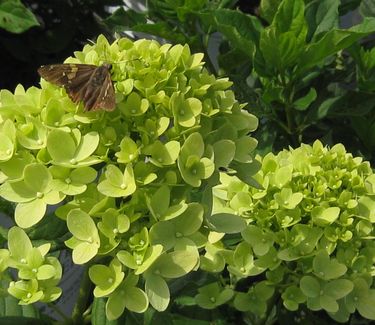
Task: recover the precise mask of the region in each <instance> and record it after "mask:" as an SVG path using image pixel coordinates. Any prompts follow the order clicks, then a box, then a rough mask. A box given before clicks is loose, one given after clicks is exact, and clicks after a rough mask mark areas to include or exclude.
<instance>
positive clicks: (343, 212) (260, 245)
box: [204, 141, 375, 321]
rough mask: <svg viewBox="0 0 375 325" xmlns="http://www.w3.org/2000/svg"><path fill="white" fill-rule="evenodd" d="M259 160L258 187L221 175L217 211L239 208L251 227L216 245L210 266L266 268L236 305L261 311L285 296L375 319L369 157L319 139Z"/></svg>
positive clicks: (374, 209)
mask: <svg viewBox="0 0 375 325" xmlns="http://www.w3.org/2000/svg"><path fill="white" fill-rule="evenodd" d="M259 160H260V161H261V163H262V168H261V170H260V171H259V172H258V173H257V174H256V175H255V176H254V178H255V179H256V180H257V182H258V183H259V184H260V186H258V188H255V187H251V186H249V185H247V184H245V183H243V182H241V181H240V180H239V179H238V178H236V177H230V176H228V175H226V174H222V175H221V185H219V186H217V187H216V188H215V189H214V197H215V200H214V202H215V204H214V213H217V214H218V213H222V212H225V213H233V214H235V216H234V217H236V216H237V217H236V218H238V216H240V217H241V218H242V219H243V220H245V222H246V225H245V226H244V227H243V228H242V229H241V237H239V238H238V241H239V244H238V245H237V246H235V247H234V249H233V248H232V249H231V252H230V253H228V250H227V249H228V247H226V246H225V245H226V240H225V237H224V238H223V239H221V240H220V241H219V240H218V239H220V238H217V239H216V241H214V242H213V243H211V244H210V245H209V246H208V247H207V253H206V257H205V258H204V259H205V261H206V263H205V265H204V267H205V268H206V269H207V270H210V268H211V269H212V270H213V271H216V272H217V271H218V266H220V269H223V268H224V264H225V263H226V264H227V269H228V271H229V272H230V273H231V275H232V277H234V278H236V279H237V280H239V279H241V278H245V277H250V276H255V275H261V274H263V275H264V280H263V281H258V282H256V283H254V284H253V285H252V286H251V287H250V288H249V291H248V292H247V293H243V292H238V293H236V294H235V297H234V306H235V308H237V309H239V310H242V311H250V312H253V313H254V314H256V315H257V316H262V315H264V313H265V312H266V310H267V308H268V302H269V299H271V297H273V296H274V295H275V294H280V295H281V297H282V300H283V304H284V306H285V307H286V308H287V309H289V310H291V311H296V310H298V308H299V305H300V304H305V305H306V306H307V308H309V309H311V310H314V311H316V310H322V309H323V310H325V311H327V312H328V313H329V314H330V315H331V316H332V317H333V318H334V319H336V320H338V321H347V320H348V319H349V316H350V314H352V313H353V312H354V311H355V310H358V311H359V313H360V314H361V315H362V316H363V317H366V318H369V319H375V311H374V308H373V307H372V306H374V305H375V289H373V279H372V277H373V275H374V270H375V263H374V261H375V244H374V241H373V239H374V238H375V237H374V235H375V231H374V223H375V195H374V194H375V175H374V174H373V172H372V169H371V168H370V165H369V163H368V162H363V161H362V159H361V158H359V157H357V158H353V156H352V155H351V154H349V153H347V152H346V151H345V148H344V146H342V145H340V144H339V145H335V146H334V147H332V148H331V149H328V148H327V147H323V145H322V144H321V143H320V142H319V141H316V142H315V143H314V145H313V146H309V145H302V146H301V147H299V148H297V149H290V150H283V151H282V152H280V153H279V154H277V155H274V154H272V153H270V154H267V155H266V156H265V157H264V158H263V159H261V158H259ZM232 242H233V238H232ZM258 279H259V278H258Z"/></svg>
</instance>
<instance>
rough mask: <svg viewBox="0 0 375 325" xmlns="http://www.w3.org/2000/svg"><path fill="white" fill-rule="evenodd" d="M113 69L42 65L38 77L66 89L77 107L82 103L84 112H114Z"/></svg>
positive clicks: (75, 65) (69, 64)
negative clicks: (77, 104) (101, 110)
mask: <svg viewBox="0 0 375 325" xmlns="http://www.w3.org/2000/svg"><path fill="white" fill-rule="evenodd" d="M111 69H112V65H111V64H108V63H104V64H102V65H101V66H96V65H92V64H75V63H64V64H51V65H42V66H41V67H40V68H39V69H38V73H39V75H40V76H41V77H42V78H43V79H45V80H47V81H49V82H50V83H53V84H55V85H57V86H62V87H64V88H65V90H66V92H67V94H68V96H69V97H70V99H71V100H72V101H73V102H74V103H78V102H80V101H82V102H83V105H84V108H85V111H96V110H100V109H103V110H106V111H113V110H114V109H115V107H116V100H115V89H114V87H113V83H112V80H111Z"/></svg>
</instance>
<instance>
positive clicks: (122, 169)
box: [0, 36, 257, 319]
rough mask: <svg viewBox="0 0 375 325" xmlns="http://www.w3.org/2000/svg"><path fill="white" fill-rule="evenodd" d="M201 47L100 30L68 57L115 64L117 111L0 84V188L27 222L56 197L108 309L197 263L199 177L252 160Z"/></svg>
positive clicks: (241, 122) (144, 298)
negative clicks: (115, 36)
mask: <svg viewBox="0 0 375 325" xmlns="http://www.w3.org/2000/svg"><path fill="white" fill-rule="evenodd" d="M202 58H203V55H202V54H191V53H190V50H189V47H188V46H187V45H185V46H182V45H175V46H171V45H170V44H164V45H160V44H159V43H157V42H156V41H150V40H139V41H136V42H133V41H131V40H129V39H125V38H123V39H119V40H117V41H115V42H114V43H112V44H110V43H108V41H107V40H106V39H105V38H104V37H103V36H100V37H99V38H98V40H97V42H96V43H95V44H93V45H86V46H85V47H84V49H83V50H82V51H81V52H76V53H75V57H74V58H69V59H67V60H66V62H69V63H86V64H94V65H101V64H103V63H104V62H109V63H111V64H112V66H113V68H112V71H111V76H112V81H113V84H114V87H115V91H116V109H115V110H114V111H113V112H104V111H96V112H84V111H83V107H82V104H80V105H76V104H74V103H73V102H72V101H71V100H70V99H69V97H68V96H67V94H66V92H65V90H64V89H63V88H60V87H57V86H54V85H52V84H50V83H48V82H46V81H43V80H42V82H41V88H36V87H31V88H29V89H26V90H25V89H24V88H23V87H22V86H18V87H17V89H16V90H15V92H14V93H11V92H9V91H7V90H2V91H0V184H1V186H0V196H1V197H3V198H4V199H6V200H8V201H11V202H14V203H15V204H16V207H15V216H14V217H15V222H16V224H17V225H18V227H21V228H25V229H26V228H30V227H33V226H35V225H37V224H38V222H39V221H41V220H42V219H43V217H44V216H45V215H46V211H47V207H48V206H49V205H59V207H58V208H57V210H56V211H55V214H56V215H57V216H58V217H59V218H61V219H62V220H64V221H66V226H67V229H68V230H69V232H70V234H71V235H72V236H71V238H70V239H68V240H66V241H65V244H66V245H67V246H68V247H69V248H71V249H72V251H73V252H72V257H73V261H74V262H75V263H77V264H85V263H87V262H89V261H90V263H93V265H92V266H91V268H90V270H89V276H90V279H91V280H92V281H93V282H94V284H95V286H96V287H95V290H94V295H95V296H96V297H107V298H108V301H107V308H106V313H107V317H108V318H109V319H115V318H118V317H119V316H120V315H121V314H122V313H123V311H124V309H125V308H127V309H129V310H131V311H135V312H143V311H145V310H146V309H147V307H148V305H149V303H151V305H152V306H153V307H154V308H155V309H157V310H164V309H165V308H166V307H167V306H168V303H169V289H168V284H167V281H168V279H173V278H178V277H181V276H183V275H185V274H187V273H188V272H190V271H191V270H193V269H196V268H198V267H199V251H198V249H199V248H200V247H203V246H204V245H205V244H206V242H207V231H203V228H204V223H203V220H204V215H205V211H204V208H203V205H202V204H201V203H200V202H201V201H202V196H203V194H202V193H204V189H207V191H206V192H210V189H211V187H212V185H215V184H217V179H218V175H219V168H226V169H228V170H233V168H234V166H236V168H242V169H246V168H251V167H252V166H253V164H254V161H253V158H252V157H251V155H250V153H251V151H252V150H253V149H254V148H255V147H256V141H255V140H254V139H253V138H251V137H250V136H249V132H251V131H254V130H255V129H256V127H257V119H256V118H255V117H254V116H253V115H251V114H249V113H248V112H246V111H244V110H243V109H242V108H243V105H242V104H239V103H238V102H237V100H236V99H235V97H234V94H233V92H232V91H231V90H229V87H230V86H231V82H230V81H228V80H227V79H226V78H219V79H217V78H215V77H214V76H213V75H210V74H209V73H208V72H207V71H206V70H205V69H204V68H203V62H202ZM14 229H19V228H14ZM14 231H18V232H19V231H21V230H14ZM51 232H53V229H51ZM13 240H14V239H13V237H12V236H10V238H9V245H13V244H12V241H13ZM23 240H24V241H27V240H26V238H24V239H23ZM44 253H45V251H44V250H43V254H44ZM43 254H42V255H43ZM43 256H44V255H43ZM93 259H95V261H93ZM94 262H95V263H94ZM56 267H57V266H56ZM56 274H59V272H57V271H56ZM55 276H56V275H55ZM39 280H40V279H38V278H37V282H35V281H34V282H35V283H34V282H30V288H31V289H30V290H31V291H32V292H34V291H35V290H36V291H37V290H38V287H39V286H41V283H40V282H39ZM30 281H32V280H30ZM34 287H36V289H35V288H34ZM25 288H26V287H25ZM34 289H35V290H34ZM25 290H26V291H27V290H28V289H27V288H26V289H25ZM31 291H30V292H31ZM9 292H10V293H11V294H12V295H14V296H16V297H19V294H16V293H15V290H13V289H11V288H10V289H9ZM33 297H34V296H33ZM56 297H57V296H54V299H55V298H56ZM36 300H38V299H33V300H32V301H36ZM52 300H53V299H52ZM24 302H26V303H27V302H31V301H26V300H24Z"/></svg>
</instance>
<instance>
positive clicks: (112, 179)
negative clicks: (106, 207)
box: [98, 164, 136, 197]
mask: <svg viewBox="0 0 375 325" xmlns="http://www.w3.org/2000/svg"><path fill="white" fill-rule="evenodd" d="M105 176H106V179H104V180H103V181H102V182H100V183H99V185H98V191H99V192H101V193H102V194H104V195H107V196H109V197H127V196H129V195H131V194H133V193H134V192H135V190H136V184H135V178H134V172H133V168H132V165H131V164H127V165H126V167H125V170H124V173H122V172H121V170H120V169H119V168H118V167H117V166H115V165H108V166H107V170H106V172H105Z"/></svg>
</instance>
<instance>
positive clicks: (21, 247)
mask: <svg viewBox="0 0 375 325" xmlns="http://www.w3.org/2000/svg"><path fill="white" fill-rule="evenodd" d="M32 247H33V246H32V244H31V241H30V239H29V237H28V236H27V235H26V233H25V231H24V230H23V229H21V228H18V227H12V228H10V229H9V232H8V248H9V251H10V253H11V254H12V258H13V259H15V260H18V261H19V262H22V261H21V260H24V261H26V260H25V258H26V256H27V255H28V253H29V251H31V249H32Z"/></svg>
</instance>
